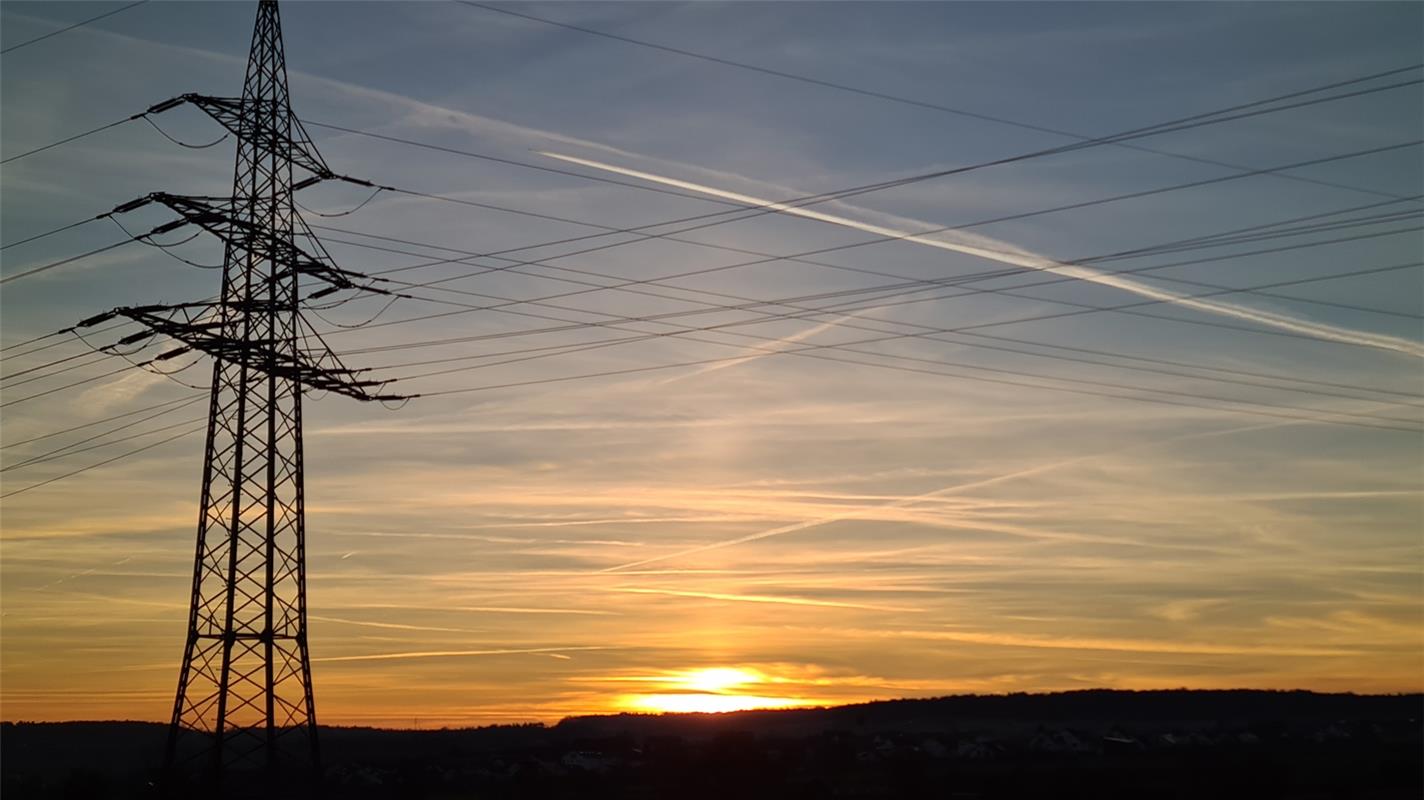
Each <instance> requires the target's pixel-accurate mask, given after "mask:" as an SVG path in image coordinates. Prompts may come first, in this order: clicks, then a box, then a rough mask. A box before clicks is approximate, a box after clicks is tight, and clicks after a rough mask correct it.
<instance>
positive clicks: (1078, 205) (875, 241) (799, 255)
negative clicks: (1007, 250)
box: [371, 142, 1417, 327]
mask: <svg viewBox="0 0 1424 800" xmlns="http://www.w3.org/2000/svg"><path fill="white" fill-rule="evenodd" d="M1415 144H1417V142H1411V143H1406V144H1401V145H1391V146H1389V147H1388V148H1387V149H1394V148H1398V147H1405V146H1413V145H1415ZM1382 149H1386V148H1370V149H1368V150H1366V151H1359V152H1356V153H1350V154H1345V155H1343V156H1330V157H1326V158H1325V159H1310V160H1309V161H1308V162H1296V163H1295V164H1291V165H1286V167H1277V169H1281V168H1293V167H1298V166H1305V165H1307V163H1308V164H1315V163H1323V162H1324V161H1331V160H1339V159H1341V158H1347V157H1353V156H1358V155H1361V154H1369V153H1374V152H1378V151H1381V150H1382ZM1239 177H1244V176H1223V177H1221V178H1214V179H1208V181H1206V182H1210V183H1219V182H1222V181H1225V180H1231V179H1235V178H1239ZM1203 183H1205V182H1203V181H1194V182H1190V183H1189V184H1182V185H1178V186H1176V187H1162V188H1159V189H1153V190H1147V192H1133V193H1130V194H1129V195H1122V196H1117V197H1114V198H1103V199H1101V200H1096V201H1087V202H1088V203H1094V204H1101V203H1105V202H1111V201H1113V200H1120V199H1127V198H1129V197H1140V196H1142V195H1143V194H1145V193H1155V194H1160V193H1162V192H1165V191H1169V190H1171V189H1173V188H1186V187H1189V186H1199V185H1202V184H1203ZM1083 205H1084V203H1073V204H1069V206H1068V207H1073V208H1081V207H1083ZM1063 208H1065V207H1058V208H1054V209H1046V210H1039V211H1034V212H1026V213H1025V214H1017V215H1011V216H1012V217H1013V218H1018V219H1022V218H1024V217H1026V216H1032V215H1039V214H1044V213H1050V212H1052V211H1055V210H1062V209H1063ZM1003 219H1004V218H1002V217H1000V218H995V219H993V220H982V221H979V222H974V223H966V224H964V225H959V226H951V227H945V228H940V229H935V230H930V231H925V232H922V233H918V234H905V236H910V235H926V234H932V233H940V232H944V231H949V230H959V229H963V228H967V227H972V226H976V225H982V224H988V223H990V222H997V221H1003ZM722 222H724V221H716V220H714V221H711V222H704V223H701V224H699V225H695V226H689V227H685V228H682V229H679V230H676V231H673V232H672V233H686V232H688V231H690V230H697V229H701V228H706V227H711V226H714V225H718V224H722ZM666 235H668V234H649V235H647V237H646V238H659V237H661V236H666ZM900 238H903V237H902V236H884V237H878V238H875V239H871V240H866V241H861V242H853V243H850V244H846V245H837V246H833V247H827V248H819V249H816V250H811V251H805V252H800V253H796V254H794V255H793V256H790V257H791V258H805V257H807V256H814V255H822V254H824V253H827V252H835V251H840V250H847V249H852V248H857V247H863V246H867V245H870V244H878V243H881V242H888V241H896V240H898V239H900ZM625 243H626V242H620V243H613V244H607V245H599V246H595V247H590V248H584V249H582V250H576V251H573V252H568V253H563V254H560V255H557V256H550V257H547V258H545V259H539V260H536V261H527V262H515V263H513V264H511V265H510V266H505V267H499V268H491V269H490V270H487V271H494V270H496V269H499V270H503V269H510V268H513V267H518V266H531V265H538V266H551V265H548V264H547V262H548V261H550V260H553V259H556V258H567V257H570V256H574V255H583V254H587V253H590V252H598V251H600V250H606V249H610V248H611V247H614V246H619V245H621V244H625ZM447 249H448V248H447ZM456 252H459V251H458V250H457V251H456ZM782 258H783V257H781V256H771V257H767V258H763V259H758V260H754V261H745V262H737V263H734V264H728V265H720V266H717V267H710V268H705V269H700V270H693V271H689V272H683V273H678V274H675V275H667V276H660V277H659V278H656V279H644V280H636V281H625V282H623V283H620V284H614V285H613V286H598V287H596V288H595V289H592V290H581V291H579V292H566V293H561V294H556V295H550V296H546V297H545V298H540V299H557V298H562V297H568V296H572V295H575V294H585V293H588V291H602V290H605V289H608V288H615V289H619V288H623V287H626V286H634V285H640V284H646V283H651V282H653V281H666V280H671V279H676V278H682V277H690V276H693V275H703V274H708V273H711V272H717V271H723V270H727V269H734V268H741V267H746V266H753V265H757V264H762V263H769V262H772V261H779V260H782ZM810 263H820V262H810ZM418 266H419V265H418ZM828 266H830V265H828ZM1164 266H1167V265H1161V266H1158V267H1155V268H1158V269H1160V268H1163V267H1164ZM551 268H555V269H563V270H567V268H561V267H551ZM834 268H837V269H849V270H851V271H865V272H872V273H874V274H879V275H882V276H885V277H892V278H896V279H899V280H917V279H911V278H907V277H906V276H900V275H893V274H890V273H883V272H878V271H873V270H862V269H859V268H848V267H840V266H836V267H834ZM402 269H408V268H398V269H392V270H385V271H384V274H388V273H390V272H394V271H400V270H402ZM1022 272H1023V270H1020V269H1015V270H1012V271H1009V272H1003V271H997V272H995V273H994V274H993V275H991V276H990V277H998V276H1000V275H1004V274H1022ZM1109 274H1111V273H1109ZM452 279H454V278H452ZM447 280H451V279H447ZM1072 280H1076V278H1055V279H1053V280H1050V281H1046V282H1045V281H1040V282H1038V283H1032V284H1029V286H1038V285H1043V284H1044V283H1059V282H1064V281H1072ZM674 288H680V287H674ZM1014 288H1023V287H1014ZM971 291H987V292H991V293H1004V290H1002V289H999V290H996V289H989V288H987V287H983V288H980V289H974V290H971ZM1031 299H1035V300H1040V298H1031ZM458 313H464V312H446V313H443V314H432V315H424V316H421V317H414V318H409V319H407V320H394V321H388V322H383V323H378V324H376V325H373V326H371V327H382V326H389V325H394V324H404V323H405V322H407V321H410V322H414V321H419V320H422V319H434V318H438V317H441V316H451V315H453V314H458ZM1217 324H1218V325H1224V324H1223V323H1217Z"/></svg>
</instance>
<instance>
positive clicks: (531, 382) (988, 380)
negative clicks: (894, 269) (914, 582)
mask: <svg viewBox="0 0 1424 800" xmlns="http://www.w3.org/2000/svg"><path fill="white" fill-rule="evenodd" d="M830 346H831V345H808V346H806V347H803V348H798V349H794V350H777V351H774V352H772V353H770V355H793V354H798V353H802V354H804V355H805V356H806V357H808V358H819V359H822V360H826V361H835V362H839V363H844V364H855V365H858V366H876V365H875V364H870V363H866V362H861V361H855V360H853V359H845V358H836V357H834V356H828V355H824V354H816V353H804V351H806V350H817V349H823V348H826V347H830ZM747 358H748V355H747V354H745V353H743V354H740V355H735V356H726V357H720V358H705V359H698V360H695V361H681V362H677V363H673V364H654V365H649V366H642V367H628V368H625V369H615V370H602V371H599V372H590V373H583V374H579V375H562V376H557V377H551V378H537V379H533V380H527V381H514V382H510V383H502V384H488V385H484V386H470V387H465V388H461V389H445V390H440V391H433V392H425V393H423V394H421V395H420V396H421V397H438V396H442V395H451V394H464V393H469V392H483V391H492V390H496V389H509V388H516V387H525V386H540V385H545V384H550V383H561V382H567V381H574V380H586V379H591V378H603V377H611V376H618V375H632V374H639V373H645V372H654V371H659V370H666V369H676V368H679V367H693V366H704V365H710V364H718V363H725V362H728V361H742V360H745V359H747ZM894 369H896V370H899V371H903V372H916V373H922V374H928V375H938V376H941V377H950V378H958V379H961V380H972V381H979V382H984V383H995V384H1004V385H1009V386H1017V387H1020V388H1024V387H1027V388H1033V389H1049V390H1052V391H1060V392H1069V393H1072V394H1083V395H1091V396H1097V397H1108V398H1113V399H1122V400H1138V401H1142V402H1149V403H1163V404H1166V405H1173V406H1185V407H1188V408H1198V409H1200V408H1206V409H1208V410H1214V411H1234V412H1237V413H1243V414H1254V415H1257V416H1268V417H1276V418H1281V419H1293V420H1305V421H1311V422H1321V423H1329V424H1338V425H1350V426H1355V427H1366V428H1378V429H1383V430H1396V431H1403V432H1407V433H1418V432H1419V428H1417V427H1403V426H1393V425H1375V424H1371V423H1367V422H1349V421H1344V420H1331V419H1325V418H1321V417H1314V416H1303V415H1295V414H1284V413H1277V412H1271V411H1265V410H1252V409H1241V408H1223V407H1213V406H1201V405H1197V404H1192V403H1186V402H1178V401H1173V400H1167V399H1165V398H1156V397H1141V396H1136V395H1124V394H1114V393H1109V392H1100V391H1096V390H1092V389H1075V388H1070V387H1063V386H1045V385H1043V384H1033V383H1024V382H1022V381H1011V380H1006V379H1000V378H986V377H983V376H976V375H963V374H957V373H949V372H943V371H938V370H929V369H919V368H915V367H894ZM1228 402H1241V401H1228ZM1324 413H1338V412H1329V411H1326V412H1324Z"/></svg>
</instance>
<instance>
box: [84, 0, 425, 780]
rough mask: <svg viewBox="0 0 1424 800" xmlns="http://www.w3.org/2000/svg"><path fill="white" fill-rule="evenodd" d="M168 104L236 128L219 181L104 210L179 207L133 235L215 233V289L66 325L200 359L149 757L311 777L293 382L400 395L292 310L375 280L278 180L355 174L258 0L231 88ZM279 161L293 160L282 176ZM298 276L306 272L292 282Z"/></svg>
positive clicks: (301, 387)
mask: <svg viewBox="0 0 1424 800" xmlns="http://www.w3.org/2000/svg"><path fill="white" fill-rule="evenodd" d="M183 103H191V104H193V105H194V106H196V107H198V108H200V109H201V110H203V111H204V112H206V113H207V114H208V115H209V116H211V117H212V118H213V119H214V120H216V121H217V122H218V123H219V124H221V125H222V126H223V127H225V128H227V130H228V132H229V133H230V134H232V135H233V136H234V137H236V139H237V159H236V166H235V168H234V171H233V191H232V195H231V196H230V197H217V198H215V197H192V196H184V195H175V194H168V193H163V192H156V193H153V194H150V195H148V196H146V197H143V198H140V199H138V200H134V201H132V202H129V203H125V204H123V205H121V206H119V207H118V208H116V209H115V210H114V211H115V212H127V211H131V210H134V209H136V208H139V207H141V206H145V205H149V204H157V205H161V206H165V207H167V208H168V209H169V210H170V211H172V212H174V213H176V214H178V215H179V217H180V218H179V219H176V220H173V221H172V222H168V223H165V224H163V225H160V226H159V227H157V228H155V229H154V230H153V231H151V232H150V233H149V234H146V235H145V236H151V235H153V234H155V233H160V232H163V231H168V230H174V229H177V228H180V227H183V226H186V225H194V226H196V227H198V228H200V229H202V230H203V231H206V232H208V233H210V234H212V235H215V236H216V237H218V238H219V239H220V240H221V241H222V242H223V245H224V257H223V273H222V275H223V277H222V291H221V294H220V295H219V296H218V298H217V299H216V301H214V300H211V299H210V300H205V301H198V302H191V303H178V304H172V305H144V306H129V307H123V308H116V309H114V310H112V311H110V312H108V313H106V314H102V315H99V316H96V317H93V318H90V319H87V320H84V321H83V322H80V323H79V324H78V325H77V326H76V327H89V326H92V325H95V324H97V323H99V322H101V321H103V320H106V319H112V318H114V317H125V318H127V319H128V320H130V321H133V322H137V323H139V324H141V325H142V326H143V327H144V329H145V330H144V331H143V332H140V333H137V334H133V335H131V336H128V337H125V338H124V339H123V340H121V341H120V342H119V344H123V343H125V342H133V341H143V340H149V339H152V337H154V336H163V337H166V338H168V339H172V340H175V341H176V342H177V343H178V344H179V346H178V347H177V349H175V350H171V351H169V352H166V353H164V354H162V355H160V356H158V357H156V358H155V359H153V360H154V361H160V360H165V359H168V358H172V357H175V356H177V355H179V354H181V353H187V352H198V353H203V354H206V355H208V356H210V357H211V358H212V361H213V375H212V390H211V397H210V402H209V408H208V426H207V440H206V445H205V449H204V458H203V478H202V494H201V500H200V510H199V515H198V536H197V550H196V553H195V556H194V562H193V584H192V599H191V605H190V609H189V615H188V631H187V639H186V643H185V645H184V650H183V664H182V668H181V671H180V673H179V678H178V691H177V695H176V697H175V698H174V702H173V715H172V719H171V724H170V726H169V733H168V741H167V747H166V750H165V771H166V772H167V774H168V775H169V778H170V780H171V781H173V782H174V784H175V785H176V784H177V782H178V777H177V776H178V775H179V773H180V772H186V771H187V769H188V768H189V766H190V763H191V762H194V761H196V762H197V763H198V764H199V769H200V770H201V771H203V772H204V773H206V775H207V776H208V778H209V780H210V781H215V782H219V783H221V782H224V781H223V776H224V775H231V774H232V773H234V772H239V771H252V772H253V773H256V774H260V775H267V776H269V777H270V776H274V775H277V774H279V773H280V774H283V775H286V776H293V775H299V774H305V775H307V776H314V775H318V774H319V768H320V751H319V748H318V746H317V728H316V707H315V702H314V700H313V696H312V677H311V658H310V655H309V653H308V648H307V632H308V631H307V598H306V524H305V507H304V506H305V498H304V494H303V487H302V478H303V476H302V393H303V392H304V391H306V390H309V389H319V390H324V391H328V392H331V393H335V394H341V395H345V396H347V397H352V398H355V399H358V400H396V399H403V398H401V397H400V396H398V395H392V394H381V393H378V392H379V387H381V386H383V385H384V383H385V382H382V381H376V380H360V379H358V377H357V376H358V374H359V373H361V372H362V370H352V369H347V368H346V367H345V366H344V365H343V364H342V363H341V361H340V359H339V358H337V356H336V355H335V354H334V353H332V352H331V351H330V350H329V349H327V348H326V346H325V344H324V343H323V342H322V340H321V336H320V334H319V333H318V332H317V331H316V330H315V329H314V328H312V327H311V326H310V325H309V324H307V323H306V321H305V320H304V319H303V317H302V314H301V307H302V304H303V302H305V301H309V300H312V299H314V298H318V297H324V296H327V295H331V294H334V293H337V292H341V291H345V290H356V291H368V292H376V293H380V294H390V293H389V292H385V291H383V290H381V289H379V288H377V287H375V286H373V285H372V283H373V281H372V279H368V278H366V277H365V276H361V275H358V274H356V273H352V272H348V271H346V270H343V269H341V268H340V267H338V266H336V265H335V264H334V263H332V260H331V258H330V256H329V255H328V254H327V253H326V251H325V250H324V249H323V248H322V247H321V243H320V242H319V241H318V240H317V238H316V237H315V235H314V234H313V233H312V231H311V230H310V228H308V227H307V225H306V223H305V222H304V221H303V220H302V219H301V217H300V216H298V215H297V214H296V212H295V208H294V203H293V200H292V193H293V191H294V190H297V189H301V188H303V187H305V186H309V185H312V184H314V183H318V182H320V181H323V180H327V179H333V178H336V179H341V180H345V181H348V182H352V183H361V184H363V185H370V184H366V183H365V182H363V181H358V180H355V179H351V178H344V177H342V176H338V175H335V174H333V173H332V172H331V170H330V169H329V168H328V167H327V166H326V163H325V162H324V161H323V160H322V158H321V155H320V154H319V153H318V152H317V150H316V148H315V147H314V146H313V144H312V142H311V139H310V137H309V136H307V134H306V131H305V130H304V129H303V127H302V125H301V122H300V121H299V120H298V119H297V118H296V117H295V116H294V115H293V113H292V109H291V103H290V98H289V96H288V92H287V68H286V60H285V56H284V54H283V48H282V27H281V19H280V16H279V14H278V10H277V3H276V1H275V0H261V2H260V3H259V4H258V10H257V22H256V25H255V27H254V29H253V33H252V48H251V52H250V55H249V57H248V62H247V73H246V78H245V80H244V83H243V89H242V96H241V97H240V98H221V97H208V96H203V95H195V94H188V95H183V96H181V97H177V98H173V99H172V100H168V101H165V102H163V103H159V104H158V105H155V106H153V107H152V108H150V109H149V111H148V113H158V112H162V111H165V110H167V109H170V108H173V107H176V106H178V105H181V104H183ZM297 170H300V171H302V172H303V173H306V174H305V176H304V177H302V178H301V179H300V180H294V173H295V172H296V171H297ZM140 238H142V237H140ZM302 277H306V278H311V279H314V280H315V281H317V282H319V283H321V284H324V286H321V287H320V288H318V289H316V290H315V291H312V292H310V293H308V294H307V295H306V296H305V297H303V296H302V294H301V293H300V291H299V289H300V281H299V278H302ZM227 782H228V783H231V781H230V780H229V781H227ZM302 782H303V781H300V780H299V781H297V784H293V785H299V784H300V783H302ZM242 783H244V784H245V785H250V786H261V785H264V784H265V786H266V788H262V789H258V791H260V792H261V793H262V796H267V797H272V796H278V795H281V794H285V793H287V790H285V789H284V790H281V791H276V790H274V788H273V787H274V786H275V784H273V783H272V782H271V781H259V782H258V783H255V784H254V783H251V782H248V781H242ZM222 793H226V792H222Z"/></svg>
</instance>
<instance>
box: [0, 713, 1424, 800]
mask: <svg viewBox="0 0 1424 800" xmlns="http://www.w3.org/2000/svg"><path fill="white" fill-rule="evenodd" d="M1421 717H1424V696H1421V695H1417V694H1412V695H1373V696H1370V695H1353V694H1316V693H1313V692H1300V691H1296V692H1265V691H1248V690H1243V691H1187V690H1175V691H1145V692H1121V691H1107V690H1092V691H1078V692H1065V693H1055V694H1014V695H967V696H955V697H943V698H935V699H926V700H894V701H884V702H875V703H866V704H861V705H853V706H841V707H836V708H824V709H798V710H789V711H748V712H735V713H730V714H666V715H630V714H620V715H610V716H594V717H573V718H569V719H565V720H563V721H561V722H560V723H558V724H557V725H553V726H548V727H546V726H544V725H539V724H531V725H512V726H493V727H485V728H469V729H448V730H437V731H401V730H381V729H374V728H323V729H322V732H321V736H322V749H323V754H324V761H325V765H326V776H325V783H326V786H327V794H326V796H327V797H331V798H352V799H353V800H358V799H359V798H401V799H402V800H404V799H405V798H411V799H412V800H418V799H419V798H431V799H432V800H434V799H435V798H444V799H450V800H453V799H454V798H472V799H473V798H511V799H512V798H520V799H521V800H522V799H523V798H580V799H582V798H718V799H719V800H721V798H760V797H767V798H773V797H774V798H778V800H781V798H802V797H804V798H839V797H861V798H900V797H906V798H916V797H927V798H928V797H935V798H940V797H955V798H966V799H967V798H1017V797H1048V796H1052V797H1066V798H1073V797H1084V798H1089V797H1091V798H1093V800H1104V798H1115V797H1123V798H1126V797H1134V798H1136V797H1155V798H1199V797H1204V796H1210V797H1213V798H1232V797H1243V798H1244V797H1250V798H1253V800H1254V798H1263V797H1270V798H1301V799H1302V800H1304V799H1306V798H1309V799H1310V800H1314V799H1315V798H1320V800H1326V799H1327V798H1328V799H1330V800H1334V798H1396V797H1398V798H1410V800H1414V799H1415V798H1418V797H1421V796H1424V756H1421V752H1424V737H1421V723H1420V720H1421ZM163 740H164V726H162V725H160V724H156V723H142V722H66V723H3V725H0V796H3V798H4V800H24V798H45V799H47V798H66V799H67V800H68V799H71V798H72V799H73V800H81V799H82V798H132V797H155V796H156V794H155V792H154V790H153V789H152V783H153V782H154V781H156V779H157V777H158V776H157V773H156V771H155V770H154V769H153V768H154V766H156V761H157V759H158V758H159V757H160V755H161V753H162V748H163Z"/></svg>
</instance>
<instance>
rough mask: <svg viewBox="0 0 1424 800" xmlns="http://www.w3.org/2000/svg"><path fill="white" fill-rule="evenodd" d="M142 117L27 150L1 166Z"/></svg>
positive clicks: (135, 116) (10, 158)
mask: <svg viewBox="0 0 1424 800" xmlns="http://www.w3.org/2000/svg"><path fill="white" fill-rule="evenodd" d="M142 116H143V115H142V114H134V115H133V116H131V117H125V118H124V119H121V120H118V121H117V122H110V123H109V124H107V125H100V126H99V127H97V128H93V129H91V130H87V131H85V132H83V133H76V134H75V135H73V136H70V137H68V138H65V139H60V140H59V141H57V142H50V143H49V144H47V145H44V146H43V147H36V148H35V149H33V150H26V151H25V152H23V153H21V154H19V155H17V156H10V157H9V158H6V159H0V165H3V164H9V163H10V162H11V161H19V160H20V159H22V158H24V157H25V156H32V155H34V154H35V153H43V152H44V151H46V150H49V149H51V148H54V147H59V146H60V145H62V144H69V143H70V142H74V141H78V140H80V139H83V138H84V137H86V136H93V135H94V134H96V133H99V132H100V131H106V130H108V129H110V128H117V127H119V126H120V125H122V124H124V123H125V122H133V121H134V120H136V119H138V118H139V117H142Z"/></svg>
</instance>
